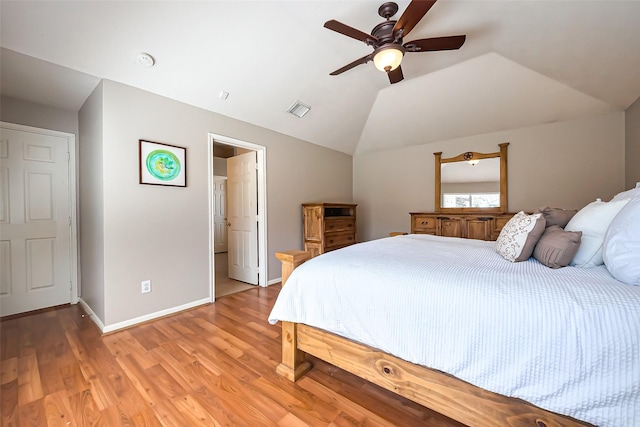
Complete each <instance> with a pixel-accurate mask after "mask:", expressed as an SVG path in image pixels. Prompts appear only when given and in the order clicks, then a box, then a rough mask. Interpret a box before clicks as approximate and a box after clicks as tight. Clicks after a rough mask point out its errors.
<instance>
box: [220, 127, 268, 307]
mask: <svg viewBox="0 0 640 427" xmlns="http://www.w3.org/2000/svg"><path fill="white" fill-rule="evenodd" d="M214 141H218V142H220V143H223V144H227V145H232V146H234V147H240V148H246V149H248V150H253V151H255V152H256V161H257V163H256V164H257V168H258V169H257V171H256V173H257V178H258V182H257V191H258V286H261V287H266V286H267V285H268V280H267V277H268V276H267V273H268V265H269V262H268V258H267V147H265V146H263V145H258V144H254V143H252V142H247V141H242V140H240V139H236V138H231V137H228V136H225V135H219V134H215V133H211V132H209V137H208V144H207V145H208V146H207V152H208V156H207V158H208V159H207V162H208V164H209V179H208V181H209V283H210V286H209V298H210V299H211V301H215V271H216V270H215V256H214V248H215V242H214V231H213V214H214V210H213V202H214V200H213V176H214V172H215V171H214V170H213V142H214Z"/></svg>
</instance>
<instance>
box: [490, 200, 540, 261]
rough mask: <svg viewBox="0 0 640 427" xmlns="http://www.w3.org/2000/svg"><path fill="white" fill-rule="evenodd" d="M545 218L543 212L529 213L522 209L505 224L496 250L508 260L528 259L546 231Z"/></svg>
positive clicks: (497, 241)
mask: <svg viewBox="0 0 640 427" xmlns="http://www.w3.org/2000/svg"><path fill="white" fill-rule="evenodd" d="M545 224H546V223H545V219H544V216H542V213H537V214H533V215H527V214H526V213H524V212H522V211H520V212H518V213H517V214H515V215H514V216H513V218H511V219H510V220H509V222H507V224H506V225H505V226H504V228H503V229H502V231H501V232H500V235H499V236H498V240H496V252H498V253H499V254H500V255H502V256H503V257H504V259H506V260H507V261H511V262H519V261H526V260H528V259H529V258H530V257H531V254H533V249H534V248H535V246H536V243H537V242H538V239H540V236H542V233H544V229H545Z"/></svg>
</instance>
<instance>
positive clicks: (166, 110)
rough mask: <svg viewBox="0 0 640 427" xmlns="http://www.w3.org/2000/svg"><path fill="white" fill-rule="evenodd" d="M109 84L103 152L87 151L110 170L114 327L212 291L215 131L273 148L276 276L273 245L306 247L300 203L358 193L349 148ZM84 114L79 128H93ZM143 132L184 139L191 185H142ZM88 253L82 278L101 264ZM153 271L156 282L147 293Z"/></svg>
mask: <svg viewBox="0 0 640 427" xmlns="http://www.w3.org/2000/svg"><path fill="white" fill-rule="evenodd" d="M102 85H103V88H104V89H103V97H104V98H103V105H104V111H103V130H102V132H103V143H102V154H103V155H102V158H101V159H97V158H96V157H95V156H92V157H91V158H88V159H87V161H88V162H89V164H87V165H86V166H85V167H86V169H85V171H87V170H88V169H90V168H92V167H96V168H100V169H101V170H102V184H103V192H104V193H103V200H104V220H103V223H104V244H103V247H104V293H105V315H104V324H105V326H106V327H109V326H110V325H114V324H118V323H121V322H127V321H129V320H131V319H135V318H138V317H142V316H146V315H150V314H153V313H157V312H159V311H162V310H167V309H170V308H172V307H178V306H182V305H185V304H188V303H190V302H193V301H198V300H201V299H202V298H207V297H208V296H209V246H208V245H209V242H208V227H209V217H208V215H209V212H208V191H209V190H208V184H207V182H208V181H207V174H208V169H207V168H208V165H207V144H208V140H207V137H208V133H209V132H212V133H216V134H221V135H226V136H229V137H232V138H236V139H239V140H244V141H248V142H251V143H254V144H259V145H263V146H266V147H267V151H266V152H267V162H266V163H267V164H266V168H267V209H268V211H267V219H268V225H267V233H268V253H269V259H268V260H266V261H267V262H268V276H269V277H268V279H269V280H272V279H276V278H279V277H280V264H279V262H278V260H277V259H276V258H275V256H274V253H275V252H277V251H282V250H289V249H300V248H301V247H302V232H301V227H302V226H301V222H302V218H301V208H300V204H301V203H304V202H311V201H336V202H351V201H352V161H351V156H348V155H346V154H344V153H340V152H337V151H333V150H330V149H327V148H323V147H320V146H317V145H313V144H309V143H306V142H304V141H300V140H297V139H295V138H291V137H288V136H285V135H282V134H279V133H276V132H272V131H269V130H266V129H264V128H260V127H257V126H255V125H251V124H249V123H245V122H240V121H237V120H234V119H231V118H228V117H224V116H221V115H219V114H215V113H212V112H209V111H206V110H202V109H199V108H196V107H193V106H190V105H187V104H183V103H179V102H176V101H173V100H170V99H168V98H164V97H161V96H158V95H154V94H151V93H148V92H145V91H142V90H139V89H135V88H132V87H129V86H125V85H122V84H119V83H115V82H112V81H108V80H104V81H103V82H102ZM83 109H84V107H83ZM85 113H86V114H81V123H80V124H81V129H83V128H85V126H87V127H90V125H89V124H87V123H86V122H85V120H88V119H89V118H90V117H89V116H90V115H89V114H88V112H85ZM138 139H147V140H151V141H157V142H164V143H168V144H173V145H178V146H183V147H186V148H187V187H186V188H175V187H159V186H149V185H140V184H139V183H138ZM83 142H84V141H83ZM84 159H85V158H84V157H83V160H84ZM85 173H86V172H85ZM84 178H85V174H83V175H82V176H81V177H80V179H81V180H82V179H84ZM85 212H86V211H85ZM87 215H96V216H98V217H99V215H100V212H98V211H97V210H96V211H93V212H91V213H89V214H87ZM85 220H87V221H91V222H96V221H97V222H99V218H98V219H97V220H94V219H92V218H84V217H83V218H82V221H85ZM84 256H85V253H83V277H84V268H85V265H87V266H89V265H93V266H94V267H96V268H99V263H100V261H99V259H96V260H85V259H84ZM87 256H89V255H87ZM91 257H96V258H99V257H100V254H99V253H98V252H96V251H94V252H92V253H91ZM87 268H89V267H87ZM88 274H90V275H97V274H99V271H92V272H91V273H88ZM145 279H151V281H152V289H153V290H152V292H151V293H149V294H144V295H142V294H141V293H140V281H142V280H145ZM83 280H84V279H83Z"/></svg>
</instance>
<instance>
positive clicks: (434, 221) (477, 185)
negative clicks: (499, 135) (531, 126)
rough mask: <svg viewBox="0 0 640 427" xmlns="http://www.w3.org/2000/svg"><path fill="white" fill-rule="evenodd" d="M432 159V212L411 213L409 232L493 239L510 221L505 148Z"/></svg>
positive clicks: (505, 145)
mask: <svg viewBox="0 0 640 427" xmlns="http://www.w3.org/2000/svg"><path fill="white" fill-rule="evenodd" d="M508 146H509V143H508V142H505V143H502V144H499V147H500V151H497V152H494V153H477V152H473V151H467V152H465V153H462V154H459V155H457V156H455V157H450V158H442V152H438V153H433V154H434V156H435V200H434V201H435V209H434V212H411V213H410V215H411V233H417V234H433V235H436V236H448V237H462V238H467V239H479V240H496V239H497V238H498V235H499V234H500V231H501V230H502V227H504V225H505V224H506V223H507V222H508V221H509V219H511V217H512V216H513V213H509V212H508V203H507V147H508Z"/></svg>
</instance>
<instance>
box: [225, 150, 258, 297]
mask: <svg viewBox="0 0 640 427" xmlns="http://www.w3.org/2000/svg"><path fill="white" fill-rule="evenodd" d="M227 200H228V202H229V205H228V209H227V214H228V216H227V218H228V220H227V223H228V229H229V234H228V239H229V256H228V262H229V277H230V278H231V279H235V280H239V281H241V282H246V283H250V284H252V285H257V284H258V189H257V172H256V153H255V151H252V152H249V153H245V154H241V155H239V156H235V157H230V158H228V159H227Z"/></svg>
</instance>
